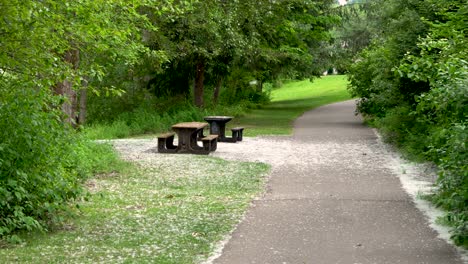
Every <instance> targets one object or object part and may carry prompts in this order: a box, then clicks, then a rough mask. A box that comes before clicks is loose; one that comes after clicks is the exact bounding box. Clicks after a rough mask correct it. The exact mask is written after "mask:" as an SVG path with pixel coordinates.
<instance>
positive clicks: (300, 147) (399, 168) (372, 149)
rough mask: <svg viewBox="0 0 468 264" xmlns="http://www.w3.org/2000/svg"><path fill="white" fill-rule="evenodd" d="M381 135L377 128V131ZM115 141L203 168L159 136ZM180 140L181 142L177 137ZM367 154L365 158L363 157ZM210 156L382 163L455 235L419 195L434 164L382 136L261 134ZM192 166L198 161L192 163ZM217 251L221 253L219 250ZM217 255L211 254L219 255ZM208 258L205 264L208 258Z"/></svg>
mask: <svg viewBox="0 0 468 264" xmlns="http://www.w3.org/2000/svg"><path fill="white" fill-rule="evenodd" d="M374 132H375V133H376V134H377V135H378V133H377V132H376V131H374ZM107 142H109V143H111V144H112V145H113V146H114V147H115V148H116V149H117V151H118V152H119V153H120V154H121V155H122V157H123V158H124V159H125V160H129V161H134V162H137V163H138V164H141V165H143V166H145V167H146V166H147V167H153V168H154V167H159V168H161V167H168V168H180V167H186V168H185V169H189V170H198V168H196V166H197V165H196V164H197V163H196V162H191V160H193V159H198V158H200V157H201V156H197V155H174V154H161V153H157V140H156V139H120V140H111V141H107ZM175 144H177V143H176V142H175ZM363 155H366V159H363V158H362V156H363ZM209 156H212V157H218V158H222V159H226V160H233V161H250V162H262V163H267V164H270V165H271V166H272V170H273V171H274V170H276V169H279V168H281V167H283V166H285V165H288V166H289V165H296V166H295V167H296V168H301V164H305V163H309V164H314V165H315V164H316V165H320V166H333V164H337V163H339V164H342V166H344V167H346V166H348V165H349V166H353V168H355V169H359V168H365V167H367V166H369V164H382V165H383V166H386V167H387V168H389V169H391V170H392V171H393V173H394V174H395V175H396V176H397V177H398V178H399V179H400V182H401V185H402V187H403V188H404V190H405V191H406V192H407V193H408V194H409V195H410V196H411V197H412V199H413V201H414V203H415V205H416V207H417V208H418V209H419V210H420V211H422V212H423V213H424V214H425V215H426V216H427V218H428V219H429V221H430V226H431V227H432V228H433V229H434V230H436V231H437V232H438V234H439V237H440V238H442V239H444V240H446V241H447V242H449V243H452V242H451V241H450V234H449V232H448V228H446V227H443V226H440V225H437V224H436V223H435V221H436V219H437V217H439V216H441V215H442V214H443V213H442V212H441V211H440V210H438V209H437V208H435V207H433V206H432V205H431V204H430V203H429V202H427V201H425V200H422V199H420V198H418V197H419V195H420V194H427V193H428V192H430V191H431V189H432V186H433V183H434V182H435V180H436V178H437V175H436V174H435V171H434V169H433V168H431V166H429V165H427V164H414V163H411V162H408V161H406V160H405V159H403V158H401V156H400V155H399V154H398V153H397V152H395V151H394V150H393V149H392V148H391V147H390V146H388V145H386V144H384V143H383V142H382V140H381V139H380V137H379V140H378V141H377V142H376V143H374V144H369V143H368V142H367V143H365V142H359V141H357V142H356V141H350V142H341V143H336V142H331V141H329V142H318V141H313V142H304V141H296V140H294V139H293V138H292V137H289V136H261V137H255V138H250V137H244V139H243V141H242V142H238V143H236V144H233V143H223V142H220V143H218V149H217V150H216V151H215V152H213V153H211V154H210V155H209ZM187 166H193V167H191V168H187ZM228 239H229V237H227V238H226V239H225V240H224V241H222V242H221V243H220V244H219V245H218V248H217V250H216V252H217V254H219V253H220V252H221V248H222V247H223V245H224V244H225V243H226V242H227V240H228ZM459 252H460V254H461V256H462V258H463V260H464V262H465V263H468V252H467V251H466V250H463V249H459ZM215 255H216V254H215ZM215 258H216V256H214V257H212V258H210V259H215ZM209 262H210V260H208V261H207V262H206V263H209Z"/></svg>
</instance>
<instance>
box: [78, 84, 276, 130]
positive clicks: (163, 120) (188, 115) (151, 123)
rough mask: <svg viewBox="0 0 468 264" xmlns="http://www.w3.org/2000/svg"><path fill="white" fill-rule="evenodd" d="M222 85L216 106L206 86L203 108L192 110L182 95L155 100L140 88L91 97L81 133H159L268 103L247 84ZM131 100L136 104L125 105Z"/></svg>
mask: <svg viewBox="0 0 468 264" xmlns="http://www.w3.org/2000/svg"><path fill="white" fill-rule="evenodd" d="M246 80H250V79H246ZM226 84H227V85H229V86H226V87H222V90H221V94H220V98H219V102H218V103H214V102H213V100H212V98H210V96H211V94H212V90H211V89H212V87H208V90H207V91H208V92H207V93H206V94H205V100H204V101H205V102H206V104H205V107H204V108H198V107H195V106H194V105H193V103H192V102H193V100H192V99H191V98H190V97H186V96H185V95H180V96H173V97H162V98H161V97H160V98H158V97H155V96H154V95H151V94H149V93H148V91H146V90H141V89H140V90H135V91H134V92H133V93H128V92H127V93H126V94H124V95H123V96H122V97H102V96H100V97H96V96H91V97H90V100H89V103H88V107H89V108H88V110H89V116H88V122H89V125H88V126H86V128H85V134H86V135H87V136H88V137H89V138H92V139H111V138H124V137H128V136H132V135H141V134H146V133H159V132H164V131H168V130H170V127H171V126H172V125H173V124H175V123H178V122H187V121H203V117H204V116H208V115H230V116H241V115H243V114H244V113H245V112H246V111H247V110H248V109H251V108H255V107H257V106H258V105H261V104H265V103H267V102H269V96H268V93H267V92H260V91H257V90H256V87H255V86H252V85H249V82H248V81H245V82H243V83H240V82H239V81H237V82H235V83H234V84H230V82H229V81H227V82H226ZM133 101H135V102H138V103H135V104H132V103H129V102H133Z"/></svg>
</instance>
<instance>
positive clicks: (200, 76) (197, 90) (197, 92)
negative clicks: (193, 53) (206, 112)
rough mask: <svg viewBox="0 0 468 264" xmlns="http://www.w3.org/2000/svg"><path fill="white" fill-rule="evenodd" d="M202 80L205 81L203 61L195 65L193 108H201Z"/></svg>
mask: <svg viewBox="0 0 468 264" xmlns="http://www.w3.org/2000/svg"><path fill="white" fill-rule="evenodd" d="M204 79H205V63H204V62H203V61H199V62H198V63H197V72H196V74H195V87H194V89H193V92H194V100H195V106H197V107H199V108H201V107H203V81H204Z"/></svg>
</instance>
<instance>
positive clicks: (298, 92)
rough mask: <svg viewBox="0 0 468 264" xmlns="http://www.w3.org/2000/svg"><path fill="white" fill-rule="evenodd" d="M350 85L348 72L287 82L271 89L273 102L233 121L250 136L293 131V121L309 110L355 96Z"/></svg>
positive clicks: (282, 133) (281, 133) (233, 124)
mask: <svg viewBox="0 0 468 264" xmlns="http://www.w3.org/2000/svg"><path fill="white" fill-rule="evenodd" d="M346 86H347V80H346V76H344V75H331V76H325V77H322V78H320V79H316V80H314V82H310V81H309V80H305V81H291V82H287V83H286V84H284V86H282V87H281V88H280V89H276V90H273V91H272V92H271V96H272V103H271V104H269V105H267V106H264V107H262V108H260V109H256V110H253V111H251V112H249V113H248V114H247V115H245V116H243V117H240V118H236V119H235V120H233V121H232V122H231V123H232V124H230V125H231V126H239V125H240V126H244V127H245V128H246V129H245V130H244V133H245V135H246V136H257V135H288V134H291V132H292V123H293V121H294V120H295V119H296V118H297V117H299V116H300V115H302V114H303V113H304V112H305V111H307V110H310V109H313V108H316V107H319V106H322V105H326V104H330V103H334V102H340V101H345V100H348V99H351V96H350V95H349V93H348V91H347V90H346Z"/></svg>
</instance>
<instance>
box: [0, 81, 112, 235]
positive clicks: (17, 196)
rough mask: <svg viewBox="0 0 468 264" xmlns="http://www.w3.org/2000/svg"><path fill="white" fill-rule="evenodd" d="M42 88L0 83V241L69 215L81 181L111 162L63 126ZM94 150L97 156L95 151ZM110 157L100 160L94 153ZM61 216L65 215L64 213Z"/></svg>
mask: <svg viewBox="0 0 468 264" xmlns="http://www.w3.org/2000/svg"><path fill="white" fill-rule="evenodd" d="M56 103H57V101H56V98H54V97H53V96H51V95H50V94H49V93H48V91H47V90H41V89H38V88H36V87H34V86H32V85H31V86H27V84H25V82H23V83H21V86H20V84H19V83H18V82H14V81H12V80H7V79H6V78H3V79H0V117H1V118H0V127H1V128H2V129H1V130H0V142H1V143H0V238H2V239H7V240H9V241H18V237H17V236H16V235H15V232H16V231H19V230H28V231H30V230H40V231H44V230H47V229H48V227H49V226H50V225H51V224H54V223H58V222H60V221H61V220H62V219H63V217H64V216H65V215H66V214H67V213H72V209H71V207H70V202H72V201H74V200H77V199H78V198H80V197H81V196H82V195H83V194H84V191H83V188H82V185H81V183H82V181H83V179H85V178H86V177H88V176H89V175H90V174H91V173H93V172H96V171H102V170H104V169H106V168H104V167H102V166H101V167H99V166H96V164H109V162H108V161H110V160H114V161H116V160H117V156H112V155H114V154H112V152H110V150H109V149H108V148H107V149H106V147H105V146H95V145H93V144H91V143H89V142H87V141H85V140H84V139H82V138H79V137H78V136H77V135H76V133H75V132H74V131H73V130H72V129H70V128H69V127H67V126H65V125H64V124H63V123H62V121H61V115H62V113H61V111H60V110H57V109H56V108H54V107H53V105H57V104H56ZM96 152H98V153H96ZM104 152H107V153H110V154H108V155H107V156H103V157H106V159H107V161H106V162H103V160H102V159H103V158H101V157H97V156H96V154H102V153H104ZM64 213H65V214H64Z"/></svg>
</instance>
